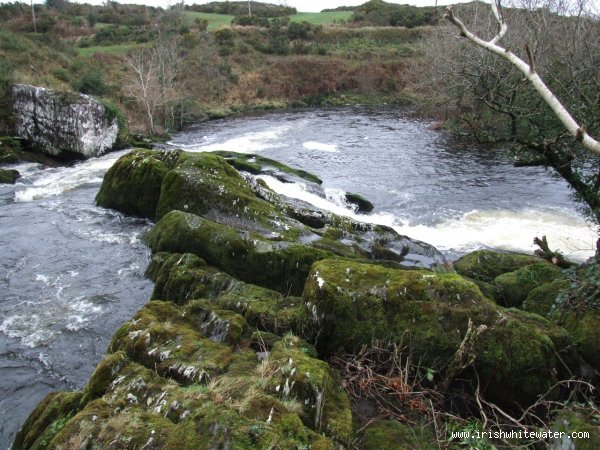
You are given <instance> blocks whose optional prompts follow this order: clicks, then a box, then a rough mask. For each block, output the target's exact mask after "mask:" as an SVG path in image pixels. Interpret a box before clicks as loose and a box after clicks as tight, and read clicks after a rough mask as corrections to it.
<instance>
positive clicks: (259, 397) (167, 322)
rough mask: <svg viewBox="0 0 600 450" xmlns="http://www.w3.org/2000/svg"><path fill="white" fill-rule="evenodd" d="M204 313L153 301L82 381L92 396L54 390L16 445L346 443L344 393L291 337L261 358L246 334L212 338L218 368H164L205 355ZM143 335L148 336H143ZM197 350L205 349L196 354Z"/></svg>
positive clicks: (193, 448)
mask: <svg viewBox="0 0 600 450" xmlns="http://www.w3.org/2000/svg"><path fill="white" fill-rule="evenodd" d="M206 311H207V305H206V302H203V301H191V302H189V303H188V304H187V305H186V306H185V307H179V306H177V305H174V304H172V303H165V302H150V303H149V304H148V305H146V306H145V307H144V308H142V309H141V310H140V312H139V313H138V314H137V315H136V318H135V319H134V320H132V321H131V322H129V323H128V324H126V325H125V326H124V327H123V328H122V329H121V330H119V331H118V332H117V333H116V335H115V337H114V339H113V343H112V347H117V348H119V347H120V348H122V349H123V350H124V351H122V352H121V351H120V352H117V353H114V354H112V355H109V356H108V357H107V358H106V359H105V360H104V361H103V362H102V363H101V364H100V365H99V366H98V368H97V369H96V371H95V373H94V376H93V377H92V378H93V379H92V380H90V383H89V384H88V387H86V391H87V392H90V394H88V395H87V396H86V398H87V400H86V401H81V399H82V394H81V393H76V394H75V395H73V394H62V393H61V394H56V395H53V396H50V397H49V398H48V399H47V400H46V401H45V402H43V403H42V404H40V407H39V408H38V409H37V410H36V413H35V414H34V415H32V417H31V418H30V420H29V421H28V423H27V424H26V427H25V428H24V431H23V432H22V437H21V438H20V439H21V440H20V441H19V442H20V444H19V445H20V446H19V447H16V448H47V449H54V448H65V447H66V448H71V447H73V448H87V447H88V446H97V447H98V448H113V447H116V448H146V449H177V450H180V449H181V450H186V449H189V450H197V449H201V450H209V449H214V448H231V449H239V450H242V449H244V450H245V449H264V448H271V447H272V446H273V445H274V444H276V445H277V447H278V448H290V449H292V448H315V449H331V450H333V448H338V447H339V445H340V444H343V445H347V444H348V442H349V437H350V431H351V417H350V409H349V401H348V398H347V396H346V394H345V393H344V391H343V390H342V389H341V387H340V385H339V382H338V381H337V378H336V374H335V372H333V371H332V370H331V369H330V368H329V367H328V366H327V364H326V363H325V362H324V361H320V360H318V359H316V358H315V357H314V353H315V351H314V349H312V348H311V347H310V345H309V344H307V343H306V342H304V341H302V340H301V339H299V338H297V337H295V336H292V335H288V336H286V337H285V338H283V339H282V338H276V339H275V341H274V342H273V349H272V352H271V353H270V354H269V353H266V357H265V356H264V355H263V357H262V358H259V357H258V356H259V354H257V353H255V351H254V350H252V349H250V348H247V347H244V344H243V342H244V339H242V337H243V336H245V335H246V334H245V331H241V332H240V333H238V334H237V335H236V336H235V337H234V336H233V334H232V338H233V339H232V340H231V341H230V342H228V343H222V344H216V345H218V346H219V347H220V348H221V349H227V352H224V351H221V354H220V356H217V355H216V354H214V353H213V354H212V357H214V358H215V359H216V360H217V359H218V360H225V361H226V362H225V364H223V365H222V368H221V370H220V371H219V373H216V372H213V373H212V374H211V375H210V376H207V377H204V378H199V379H193V380H188V381H187V382H185V381H183V380H182V379H181V377H180V376H179V373H178V372H173V371H171V370H165V366H164V364H163V362H164V361H167V360H171V359H172V358H180V359H181V360H182V362H184V363H185V364H190V363H191V364H198V362H199V361H200V360H201V359H202V358H204V357H205V356H206V353H204V352H205V351H206V350H207V348H206V344H205V342H203V341H202V339H201V338H199V337H198V336H197V335H196V334H195V333H196V331H197V329H202V328H203V326H204V324H205V323H206V321H204V320H200V324H199V323H198V320H199V319H201V318H202V316H203V315H204V314H205V313H206ZM230 313H231V312H230ZM231 314H233V313H231ZM239 330H241V328H240V329H239ZM204 331H207V330H204ZM213 331H214V330H213ZM213 331H209V332H208V334H212V333H213ZM138 334H139V336H142V337H143V338H144V342H141V343H140V342H137V337H139V336H138ZM123 340H125V341H127V340H129V341H131V342H125V343H124V344H123V343H122V341H123ZM132 343H133V344H132ZM132 345H133V347H132ZM149 346H157V347H153V348H157V351H158V352H159V354H160V358H158V359H156V360H155V362H154V364H149V362H150V361H149V360H148V359H147V356H148V352H147V351H146V350H144V351H139V350H140V349H141V348H142V347H144V348H146V349H147V348H149ZM135 347H139V348H137V349H136V348H135ZM192 347H193V348H196V349H199V348H201V349H202V351H200V352H199V353H198V352H193V351H192V352H190V350H191V349H192ZM169 351H170V352H171V353H170V354H167V353H166V352H169ZM150 353H152V351H150ZM125 354H127V356H126V357H125ZM186 355H191V357H190V358H187V359H186ZM188 369H189V366H186V369H185V370H186V371H187V370H188ZM286 381H287V386H289V392H288V391H286V390H285V389H284V387H285V382H286ZM278 385H279V386H281V388H280V389H276V386H278ZM92 386H96V387H92ZM91 392H93V394H91ZM69 399H70V400H69ZM319 402H320V403H319ZM71 404H72V405H73V406H74V409H73V408H72V407H71V406H72V405H71ZM323 433H324V434H325V435H326V436H324V435H323ZM33 434H35V436H33ZM30 443H32V445H33V447H32V446H31V445H29V444H30Z"/></svg>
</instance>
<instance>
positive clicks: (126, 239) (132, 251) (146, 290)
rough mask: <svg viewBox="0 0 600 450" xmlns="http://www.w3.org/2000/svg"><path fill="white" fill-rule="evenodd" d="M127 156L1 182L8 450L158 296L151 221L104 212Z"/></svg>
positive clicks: (4, 438)
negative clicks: (33, 415) (106, 195)
mask: <svg viewBox="0 0 600 450" xmlns="http://www.w3.org/2000/svg"><path fill="white" fill-rule="evenodd" d="M120 154H122V152H120V153H119V154H110V155H108V156H105V157H102V158H98V159H93V160H90V161H87V162H84V163H80V164H77V165H75V166H73V167H62V168H49V169H45V170H44V169H43V168H41V167H39V166H37V165H35V164H24V165H20V166H18V167H17V168H18V169H19V170H20V171H21V173H22V174H23V178H22V179H20V180H19V182H18V183H17V184H16V185H15V186H8V185H0V230H1V232H0V448H1V449H5V448H8V447H9V446H10V445H11V443H12V440H13V439H14V434H15V433H16V431H17V430H18V429H19V428H20V426H21V425H22V423H23V422H24V421H25V419H26V418H27V416H28V415H29V413H30V412H31V410H32V409H33V408H34V407H35V405H36V404H37V403H38V402H39V401H40V400H41V399H42V398H43V397H45V396H46V394H48V393H49V392H51V391H55V390H66V389H78V388H81V387H82V386H83V385H84V384H85V383H86V382H87V380H88V378H89V376H90V374H91V372H92V370H93V368H94V367H95V365H96V364H97V363H98V362H99V361H100V359H101V358H102V357H103V355H104V354H105V352H106V349H107V347H108V343H109V340H110V337H111V335H112V334H113V333H114V332H115V331H116V329H117V328H118V327H119V326H120V325H121V324H122V323H123V322H125V321H126V320H129V319H130V318H131V316H132V315H133V313H134V312H135V311H136V310H137V309H139V308H140V307H141V306H142V305H143V304H144V303H145V302H146V301H148V299H149V298H150V295H151V292H152V283H151V282H149V281H148V280H146V279H144V277H143V274H144V270H145V268H146V265H147V264H148V261H149V252H148V250H147V248H146V246H145V245H144V244H143V243H142V241H141V235H142V233H144V231H145V230H147V229H148V228H149V224H148V223H147V222H146V221H141V220H139V219H132V218H127V217H124V216H122V215H121V214H118V213H115V212H114V211H108V210H105V209H102V208H97V207H96V206H95V204H94V197H95V195H96V193H97V192H98V189H99V186H100V183H101V182H102V177H103V175H104V173H105V172H106V170H107V169H108V168H109V167H110V166H111V165H112V164H113V163H114V162H115V161H116V159H117V157H118V156H119V155H120Z"/></svg>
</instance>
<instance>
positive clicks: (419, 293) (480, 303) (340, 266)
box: [303, 260, 569, 406]
mask: <svg viewBox="0 0 600 450" xmlns="http://www.w3.org/2000/svg"><path fill="white" fill-rule="evenodd" d="M303 298H304V302H305V307H306V314H307V316H308V320H309V323H311V324H312V326H313V327H314V328H315V329H316V334H317V335H318V336H319V340H318V342H317V346H318V348H319V349H320V351H322V352H324V353H325V354H330V353H334V352H344V351H346V352H347V351H349V352H356V351H358V350H359V349H360V348H361V346H362V345H369V344H370V343H371V341H372V339H380V340H383V341H392V342H396V343H398V344H400V345H405V346H407V347H408V348H409V349H410V351H411V352H412V353H413V357H414V358H417V359H418V360H419V361H420V364H421V365H422V366H425V367H429V368H439V367H444V366H446V365H447V363H448V362H449V361H450V359H451V358H452V357H453V355H454V353H455V351H456V350H457V349H458V347H459V345H460V343H461V342H462V339H463V337H464V335H465V333H466V329H467V324H468V322H469V319H471V320H472V321H473V324H474V325H475V326H476V327H477V326H479V325H483V326H485V327H486V328H485V331H484V332H483V333H482V334H481V336H480V338H479V339H478V340H477V342H476V345H475V349H476V360H475V367H476V368H477V372H478V374H479V376H480V378H481V383H482V385H485V386H486V392H487V394H489V397H488V398H493V400H494V401H497V402H498V403H500V404H503V405H512V406H514V404H513V402H514V401H515V399H516V401H518V402H522V404H528V403H529V402H531V401H532V400H533V399H535V396H536V395H539V394H541V393H544V392H545V391H546V390H547V388H548V387H549V386H550V385H551V384H553V383H554V382H556V380H557V378H556V374H557V370H558V368H559V367H560V366H561V364H559V359H558V357H557V353H559V352H561V351H563V350H565V349H566V348H567V347H568V344H569V340H568V337H567V336H566V334H565V333H564V331H562V330H561V329H560V328H558V327H556V326H554V325H552V324H551V323H550V322H548V321H545V320H543V319H542V318H540V317H538V316H536V315H533V314H526V313H524V312H519V311H514V312H513V311H506V310H504V309H503V308H501V307H499V306H497V305H495V304H494V303H493V302H492V301H491V300H489V299H487V298H485V297H484V296H483V295H482V293H481V291H480V290H479V288H478V287H477V286H476V285H475V284H473V283H471V282H469V281H467V280H465V279H464V278H462V277H460V276H459V275H457V274H448V273H445V274H437V273H432V272H427V271H422V270H410V271H409V270H397V269H388V268H385V267H382V266H377V265H372V264H364V263H358V262H352V261H342V260H325V261H319V262H317V263H315V264H314V265H313V269H312V271H311V274H310V275H309V277H308V280H307V283H306V286H305V290H304V294H303ZM562 359H567V358H566V357H565V356H562ZM473 376H474V375H473ZM507 393H509V395H507Z"/></svg>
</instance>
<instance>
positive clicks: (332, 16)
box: [290, 11, 352, 25]
mask: <svg viewBox="0 0 600 450" xmlns="http://www.w3.org/2000/svg"><path fill="white" fill-rule="evenodd" d="M351 15H352V12H351V11H331V12H319V13H298V14H294V15H293V16H291V17H290V19H291V21H292V22H308V23H312V24H313V25H329V24H332V23H334V22H339V21H341V20H348V19H349V18H350V16H351Z"/></svg>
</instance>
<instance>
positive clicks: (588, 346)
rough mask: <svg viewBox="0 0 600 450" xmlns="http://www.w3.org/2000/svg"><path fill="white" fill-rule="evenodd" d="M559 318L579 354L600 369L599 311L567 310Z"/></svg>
mask: <svg viewBox="0 0 600 450" xmlns="http://www.w3.org/2000/svg"><path fill="white" fill-rule="evenodd" d="M559 320H560V323H561V325H562V326H564V327H565V328H566V329H567V330H568V331H569V333H570V334H571V336H572V338H573V343H574V344H575V348H576V349H577V351H578V352H579V354H580V355H581V356H583V358H584V359H585V360H586V361H587V362H589V363H590V364H591V365H592V366H594V367H595V368H596V369H600V311H595V310H587V311H582V312H579V311H577V310H567V311H565V312H564V313H562V314H561V316H560V319H559Z"/></svg>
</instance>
